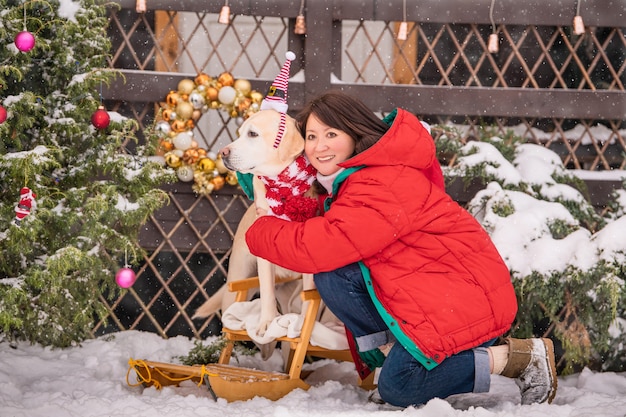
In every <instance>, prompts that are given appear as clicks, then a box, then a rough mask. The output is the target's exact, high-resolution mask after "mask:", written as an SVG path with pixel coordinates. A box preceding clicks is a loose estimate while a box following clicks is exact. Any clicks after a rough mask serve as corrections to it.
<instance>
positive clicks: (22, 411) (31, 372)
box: [0, 331, 626, 417]
mask: <svg viewBox="0 0 626 417" xmlns="http://www.w3.org/2000/svg"><path fill="white" fill-rule="evenodd" d="M208 342H210V341H208ZM193 343H194V342H193V340H191V339H188V338H185V337H175V338H170V339H162V338H161V337H159V336H158V335H156V334H153V333H147V332H139V331H125V332H121V333H115V334H113V335H108V336H105V337H102V338H99V339H95V340H88V341H86V342H84V343H83V344H82V345H81V346H79V347H73V348H68V349H51V348H43V347H41V346H38V345H30V344H28V343H26V342H21V343H19V344H18V345H17V346H16V347H15V348H14V347H11V346H10V344H9V343H7V342H1V343H0V416H2V417H74V416H76V417H89V416H94V417H96V416H116V417H124V416H129V417H130V416H132V417H139V416H151V417H158V416H176V417H187V416H189V417H191V416H194V417H196V416H213V417H216V416H245V417H253V416H264V417H267V416H275V417H298V416H307V417H315V416H320V417H322V416H323V417H335V416H337V417H338V416H341V417H383V416H384V417H391V416H398V417H399V416H403V417H430V416H432V417H435V416H436V417H447V416H450V417H451V416H464V417H491V416H507V417H509V416H510V417H517V416H519V417H538V416H550V417H565V416H568V417H573V416H616V417H624V416H625V415H626V373H619V374H616V373H610V372H605V373H594V372H591V371H589V370H587V369H586V370H584V371H583V372H581V373H579V374H575V375H571V376H567V377H561V378H560V379H559V391H558V393H557V396H556V399H555V400H554V402H553V403H552V404H551V405H549V404H534V405H528V406H521V405H520V404H519V391H518V389H517V386H516V385H515V383H514V382H513V381H512V380H510V379H507V378H504V377H501V376H494V377H492V387H491V392H490V393H488V394H468V395H459V396H455V397H450V398H448V399H445V400H442V399H435V400H432V401H430V402H429V403H427V404H426V405H424V406H422V407H409V408H407V409H399V408H394V407H391V406H388V405H378V404H374V403H371V402H368V400H367V398H368V392H366V391H363V390H362V389H360V388H358V387H357V386H356V385H355V379H356V374H355V372H354V365H353V364H351V363H338V362H335V361H330V360H323V361H318V362H315V363H314V364H310V365H307V369H309V370H313V372H312V373H311V375H310V376H309V377H308V378H307V382H308V383H309V384H311V385H312V387H311V388H310V389H309V390H308V391H303V390H295V391H292V392H291V393H290V394H288V395H287V396H286V397H284V398H282V399H280V400H278V401H269V400H266V399H263V398H254V399H252V400H249V401H239V402H233V403H228V402H226V401H225V400H223V399H219V400H218V401H217V402H216V401H214V400H213V399H212V398H211V396H210V395H209V393H208V392H207V391H206V388H205V387H204V386H201V387H197V386H196V385H195V384H194V383H192V382H185V383H183V384H182V386H181V387H165V388H163V389H162V390H157V389H155V388H152V387H151V388H143V387H142V386H135V387H132V386H129V385H128V384H127V371H128V360H129V359H130V358H134V359H147V360H152V361H158V362H176V358H177V357H178V356H184V355H187V354H188V353H189V351H190V350H191V348H193ZM240 360H241V364H242V365H245V366H254V367H257V368H262V369H265V370H269V369H273V370H279V369H280V368H281V363H282V359H281V356H280V355H279V353H278V352H275V354H274V356H272V357H271V358H270V360H269V361H267V362H262V361H261V360H260V359H258V358H257V357H245V356H244V357H240ZM128 379H129V381H130V382H131V383H135V382H136V381H137V379H136V375H135V373H134V371H131V372H130V374H129V375H128Z"/></svg>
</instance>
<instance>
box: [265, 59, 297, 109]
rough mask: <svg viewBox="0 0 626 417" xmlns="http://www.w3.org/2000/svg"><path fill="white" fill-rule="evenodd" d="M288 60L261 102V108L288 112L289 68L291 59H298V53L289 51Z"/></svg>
mask: <svg viewBox="0 0 626 417" xmlns="http://www.w3.org/2000/svg"><path fill="white" fill-rule="evenodd" d="M285 57H286V58H287V60H286V61H285V63H284V64H283V67H282V68H281V69H280V73H279V74H278V75H277V76H276V78H275V79H274V82H273V83H272V86H271V87H270V89H269V91H268V92H267V95H266V96H265V98H264V99H263V101H262V102H261V110H268V109H274V110H276V111H277V112H280V113H287V109H288V108H289V106H288V105H287V86H288V85H289V70H290V69H291V61H293V60H294V59H296V54H294V53H293V52H291V51H287V53H286V54H285Z"/></svg>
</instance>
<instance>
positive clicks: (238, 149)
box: [220, 110, 304, 177]
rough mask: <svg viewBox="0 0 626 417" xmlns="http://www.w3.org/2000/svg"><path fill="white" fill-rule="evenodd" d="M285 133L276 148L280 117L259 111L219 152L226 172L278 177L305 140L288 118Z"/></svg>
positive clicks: (293, 122)
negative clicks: (232, 140) (226, 169)
mask: <svg viewBox="0 0 626 417" xmlns="http://www.w3.org/2000/svg"><path fill="white" fill-rule="evenodd" d="M285 116H286V120H285V132H284V135H283V137H282V139H281V140H280V143H278V146H276V144H275V141H276V137H277V136H278V131H279V126H280V118H281V113H279V112H277V111H276V110H261V111H259V112H257V113H255V114H253V115H252V116H250V117H249V118H248V119H246V121H244V122H243V124H242V125H241V127H240V128H239V137H238V138H237V139H236V140H235V141H234V142H232V143H231V144H229V145H227V146H225V147H224V148H222V150H220V154H221V156H222V160H223V161H224V165H225V166H226V168H228V169H230V170H231V171H237V172H241V173H243V174H254V175H260V176H264V177H269V176H276V175H278V174H280V173H281V172H282V171H283V170H284V169H285V168H286V167H287V166H289V164H291V163H292V162H293V161H294V160H295V159H296V158H297V157H298V156H299V155H301V154H302V152H303V151H304V138H303V137H302V135H301V134H300V131H299V130H298V129H297V128H296V124H295V120H294V119H293V118H292V117H290V116H288V115H285Z"/></svg>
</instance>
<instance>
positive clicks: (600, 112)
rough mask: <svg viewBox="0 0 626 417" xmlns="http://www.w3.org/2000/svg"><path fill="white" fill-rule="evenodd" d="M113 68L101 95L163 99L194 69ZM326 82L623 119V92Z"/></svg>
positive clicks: (387, 96) (400, 96) (419, 101)
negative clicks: (117, 74) (113, 73)
mask: <svg viewBox="0 0 626 417" xmlns="http://www.w3.org/2000/svg"><path fill="white" fill-rule="evenodd" d="M119 72H120V73H121V74H122V76H121V77H117V78H116V79H115V80H114V81H113V82H112V83H111V85H110V86H108V87H107V88H106V89H104V90H103V97H104V98H105V99H106V100H115V101H129V102H143V103H146V102H159V101H164V100H165V97H166V96H167V93H169V92H170V91H171V90H176V88H177V86H178V82H179V81H180V80H182V79H184V78H192V79H193V78H194V77H195V74H178V73H169V72H154V71H137V70H121V71H119ZM213 75H218V74H213ZM250 82H251V84H252V88H253V89H255V90H257V91H260V92H261V93H263V94H265V92H266V91H267V89H268V88H269V86H270V85H271V83H272V80H261V79H251V80H250ZM328 87H329V88H334V89H340V90H343V91H346V92H348V93H350V94H353V95H355V96H358V97H360V98H361V99H363V101H365V102H366V104H368V105H369V106H370V107H371V108H372V109H374V110H377V111H388V110H389V109H392V108H394V107H402V108H405V109H408V110H410V111H412V112H414V113H417V114H430V115H451V116H454V115H467V116H501V117H538V118H552V117H557V118H566V119H570V118H571V119H601V120H624V119H626V93H625V92H623V91H610V90H595V91H592V90H565V89H541V90H540V89H530V88H506V89H504V88H490V87H443V86H429V85H371V84H347V83H334V84H332V83H331V84H329V85H328ZM304 88H305V85H304V83H303V82H295V81H294V82H290V83H289V100H290V102H289V106H290V109H292V110H295V109H299V108H302V106H303V105H304V102H303V100H304V99H303V98H304V97H305V96H304ZM320 92H321V91H320Z"/></svg>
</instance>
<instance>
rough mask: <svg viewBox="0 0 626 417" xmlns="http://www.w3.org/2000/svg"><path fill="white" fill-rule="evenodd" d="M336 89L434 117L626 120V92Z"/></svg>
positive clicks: (368, 101)
mask: <svg viewBox="0 0 626 417" xmlns="http://www.w3.org/2000/svg"><path fill="white" fill-rule="evenodd" d="M333 87H335V88H337V89H341V90H343V91H346V92H348V93H350V94H353V95H356V96H358V97H360V98H362V99H363V100H364V101H365V103H366V104H368V105H369V106H370V107H371V108H375V109H376V108H377V109H379V110H388V109H389V108H393V107H403V108H406V109H409V110H411V111H412V112H414V113H417V114H431V115H438V114H441V115H468V116H501V117H539V118H553V117H557V118H566V119H569V118H571V119H602V120H623V119H626V93H625V92H623V91H608V90H596V91H592V90H564V89H541V90H539V89H529V88H506V89H504V88H490V87H443V86H429V85H410V86H407V85H362V84H345V83H337V84H334V85H333Z"/></svg>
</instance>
